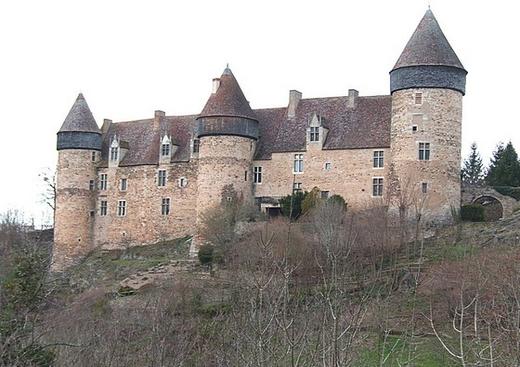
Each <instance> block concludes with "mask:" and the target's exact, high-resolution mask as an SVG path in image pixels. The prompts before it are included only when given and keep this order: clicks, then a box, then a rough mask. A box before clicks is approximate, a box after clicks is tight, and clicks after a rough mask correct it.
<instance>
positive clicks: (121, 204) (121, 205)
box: [117, 199, 127, 217]
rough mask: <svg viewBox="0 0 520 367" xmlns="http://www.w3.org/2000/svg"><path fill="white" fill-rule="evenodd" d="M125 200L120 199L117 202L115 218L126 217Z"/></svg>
mask: <svg viewBox="0 0 520 367" xmlns="http://www.w3.org/2000/svg"><path fill="white" fill-rule="evenodd" d="M126 209H127V206H126V200H124V199H120V200H118V201H117V216H118V217H126Z"/></svg>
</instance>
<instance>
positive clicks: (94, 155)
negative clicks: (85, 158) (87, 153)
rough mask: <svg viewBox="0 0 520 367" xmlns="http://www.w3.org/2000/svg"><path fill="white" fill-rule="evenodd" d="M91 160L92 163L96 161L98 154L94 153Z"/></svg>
mask: <svg viewBox="0 0 520 367" xmlns="http://www.w3.org/2000/svg"><path fill="white" fill-rule="evenodd" d="M90 159H92V162H95V161H96V152H92V156H91V158H90Z"/></svg>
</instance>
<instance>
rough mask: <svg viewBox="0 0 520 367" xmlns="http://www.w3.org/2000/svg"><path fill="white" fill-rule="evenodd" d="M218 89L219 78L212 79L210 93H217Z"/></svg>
mask: <svg viewBox="0 0 520 367" xmlns="http://www.w3.org/2000/svg"><path fill="white" fill-rule="evenodd" d="M219 87H220V78H213V90H212V91H211V93H213V94H215V93H217V90H218V88H219Z"/></svg>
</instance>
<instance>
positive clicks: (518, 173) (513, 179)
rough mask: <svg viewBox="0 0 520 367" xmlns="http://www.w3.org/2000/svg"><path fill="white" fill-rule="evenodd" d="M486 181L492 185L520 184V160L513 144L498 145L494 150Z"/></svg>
mask: <svg viewBox="0 0 520 367" xmlns="http://www.w3.org/2000/svg"><path fill="white" fill-rule="evenodd" d="M486 182H487V183H488V184H489V185H491V186H515V187H517V186H520V162H518V155H517V154H516V151H515V148H514V147H513V144H512V143H511V142H509V143H508V144H507V145H506V146H505V147H504V145H503V144H499V145H498V146H497V149H496V151H494V152H493V158H492V159H491V165H490V166H489V170H488V174H487V176H486Z"/></svg>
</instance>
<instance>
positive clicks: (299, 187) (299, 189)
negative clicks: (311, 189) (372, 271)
mask: <svg viewBox="0 0 520 367" xmlns="http://www.w3.org/2000/svg"><path fill="white" fill-rule="evenodd" d="M302 191H303V185H302V183H301V182H293V189H292V192H293V194H294V193H295V192H302Z"/></svg>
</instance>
